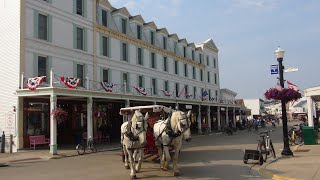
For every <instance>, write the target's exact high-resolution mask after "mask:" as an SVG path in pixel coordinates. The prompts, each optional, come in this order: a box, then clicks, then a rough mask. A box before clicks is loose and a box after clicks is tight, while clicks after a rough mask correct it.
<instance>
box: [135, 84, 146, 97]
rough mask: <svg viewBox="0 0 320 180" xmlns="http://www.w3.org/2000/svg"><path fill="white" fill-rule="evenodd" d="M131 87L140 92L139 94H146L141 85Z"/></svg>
mask: <svg viewBox="0 0 320 180" xmlns="http://www.w3.org/2000/svg"><path fill="white" fill-rule="evenodd" d="M133 88H134V89H136V90H137V92H138V93H140V94H142V95H144V96H146V95H147V94H148V93H147V91H146V89H145V88H143V87H137V86H133Z"/></svg>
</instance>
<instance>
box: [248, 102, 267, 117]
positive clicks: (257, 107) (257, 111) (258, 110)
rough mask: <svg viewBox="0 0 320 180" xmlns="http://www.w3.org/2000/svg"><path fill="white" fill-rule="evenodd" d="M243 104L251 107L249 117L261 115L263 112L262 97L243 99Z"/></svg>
mask: <svg viewBox="0 0 320 180" xmlns="http://www.w3.org/2000/svg"><path fill="white" fill-rule="evenodd" d="M243 101H244V105H245V106H246V107H247V108H248V109H251V115H250V116H249V119H252V118H254V117H258V116H262V115H264V113H265V108H264V101H263V100H262V99H244V100H243Z"/></svg>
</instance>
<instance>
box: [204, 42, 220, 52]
mask: <svg viewBox="0 0 320 180" xmlns="http://www.w3.org/2000/svg"><path fill="white" fill-rule="evenodd" d="M204 47H208V48H209V49H210V48H211V49H213V50H215V51H219V49H218V48H217V46H216V44H215V43H214V42H213V40H212V39H208V40H207V41H205V42H204Z"/></svg>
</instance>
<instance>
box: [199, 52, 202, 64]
mask: <svg viewBox="0 0 320 180" xmlns="http://www.w3.org/2000/svg"><path fill="white" fill-rule="evenodd" d="M199 61H200V64H202V54H199Z"/></svg>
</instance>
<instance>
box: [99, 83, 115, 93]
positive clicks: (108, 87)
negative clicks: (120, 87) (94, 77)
mask: <svg viewBox="0 0 320 180" xmlns="http://www.w3.org/2000/svg"><path fill="white" fill-rule="evenodd" d="M100 84H101V86H102V87H103V89H104V90H106V91H107V92H112V91H113V86H114V84H113V83H110V84H109V83H107V82H100Z"/></svg>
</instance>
